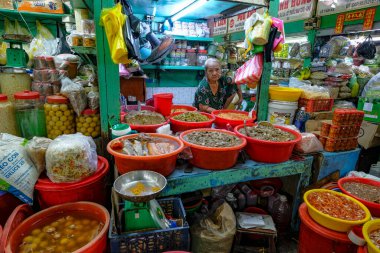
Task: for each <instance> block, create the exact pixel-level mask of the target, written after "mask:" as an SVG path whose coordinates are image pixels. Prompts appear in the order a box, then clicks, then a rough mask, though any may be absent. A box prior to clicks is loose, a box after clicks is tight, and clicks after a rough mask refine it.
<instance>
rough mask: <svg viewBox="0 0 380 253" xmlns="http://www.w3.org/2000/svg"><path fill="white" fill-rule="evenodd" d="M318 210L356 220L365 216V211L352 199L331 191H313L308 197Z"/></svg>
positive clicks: (336, 216)
mask: <svg viewBox="0 0 380 253" xmlns="http://www.w3.org/2000/svg"><path fill="white" fill-rule="evenodd" d="M307 198H308V201H309V202H310V204H311V205H312V206H313V207H315V208H316V209H317V210H318V211H320V212H322V213H324V214H327V215H329V216H331V217H334V218H338V219H342V220H349V221H356V220H362V219H364V218H365V216H366V213H365V211H364V210H363V209H362V208H361V207H360V206H359V205H358V204H357V203H355V202H353V201H352V200H350V199H348V198H346V197H343V196H339V195H337V194H333V193H329V192H312V193H310V195H309V196H308V197H307Z"/></svg>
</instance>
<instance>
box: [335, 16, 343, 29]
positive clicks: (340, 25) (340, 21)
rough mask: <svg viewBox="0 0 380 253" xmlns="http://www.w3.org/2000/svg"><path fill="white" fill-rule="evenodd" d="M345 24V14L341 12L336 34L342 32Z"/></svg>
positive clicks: (336, 25) (337, 20)
mask: <svg viewBox="0 0 380 253" xmlns="http://www.w3.org/2000/svg"><path fill="white" fill-rule="evenodd" d="M343 26H344V14H339V15H338V17H337V19H336V24H335V34H341V33H342V32H343Z"/></svg>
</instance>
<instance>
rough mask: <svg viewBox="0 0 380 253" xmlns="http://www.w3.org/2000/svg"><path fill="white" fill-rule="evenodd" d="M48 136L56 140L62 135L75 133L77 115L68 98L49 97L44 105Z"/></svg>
mask: <svg viewBox="0 0 380 253" xmlns="http://www.w3.org/2000/svg"><path fill="white" fill-rule="evenodd" d="M44 108H45V114H46V128H47V135H48V137H49V138H50V139H55V138H56V137H58V136H60V135H62V134H73V133H75V119H74V117H75V115H74V110H73V109H72V107H71V105H70V101H69V99H68V98H66V97H64V96H56V95H54V96H48V97H47V98H46V103H45V105H44Z"/></svg>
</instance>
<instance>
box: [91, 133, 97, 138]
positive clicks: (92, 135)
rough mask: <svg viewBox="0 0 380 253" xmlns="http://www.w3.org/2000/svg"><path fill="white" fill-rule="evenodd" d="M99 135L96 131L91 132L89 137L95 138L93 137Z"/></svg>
mask: <svg viewBox="0 0 380 253" xmlns="http://www.w3.org/2000/svg"><path fill="white" fill-rule="evenodd" d="M98 136H99V133H97V132H92V133H91V137H92V138H95V137H98Z"/></svg>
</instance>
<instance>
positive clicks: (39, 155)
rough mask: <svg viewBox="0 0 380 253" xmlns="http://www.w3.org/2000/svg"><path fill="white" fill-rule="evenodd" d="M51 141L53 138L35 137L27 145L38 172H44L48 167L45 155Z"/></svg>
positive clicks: (27, 150)
mask: <svg viewBox="0 0 380 253" xmlns="http://www.w3.org/2000/svg"><path fill="white" fill-rule="evenodd" d="M51 142H52V140H51V139H49V138H45V137H33V139H31V140H30V141H28V143H27V144H26V146H25V148H26V152H28V155H29V157H30V159H31V160H32V161H33V163H34V166H36V168H37V171H38V173H41V172H43V171H44V170H45V168H46V160H45V155H46V150H47V149H48V147H49V145H50V143H51Z"/></svg>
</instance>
